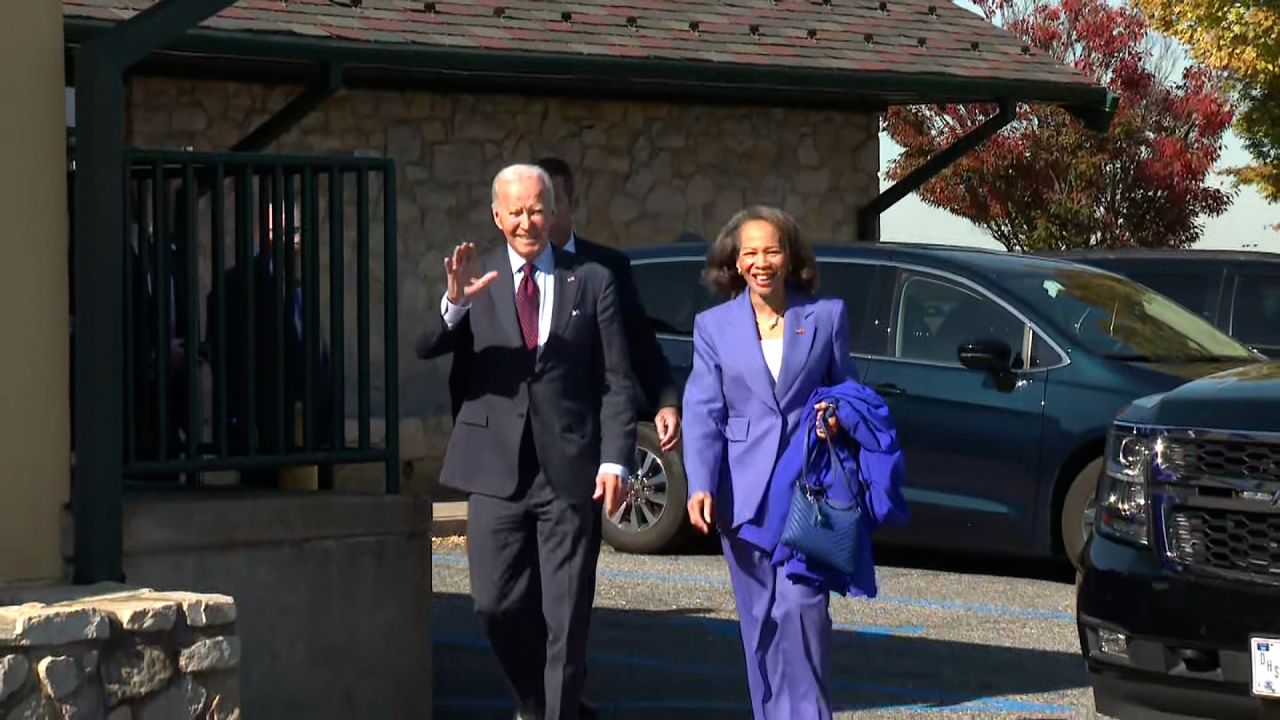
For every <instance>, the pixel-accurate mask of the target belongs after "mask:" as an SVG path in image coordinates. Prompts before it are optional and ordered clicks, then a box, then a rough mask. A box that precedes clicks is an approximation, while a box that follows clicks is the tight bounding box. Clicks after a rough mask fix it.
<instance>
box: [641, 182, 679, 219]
mask: <svg viewBox="0 0 1280 720" xmlns="http://www.w3.org/2000/svg"><path fill="white" fill-rule="evenodd" d="M644 209H645V212H646V213H648V214H650V215H653V216H657V217H679V218H683V217H684V210H685V202H684V194H683V193H681V192H680V191H679V190H676V189H675V188H673V187H670V186H667V185H663V186H660V187H656V188H654V189H653V192H650V193H649V197H647V198H645V201H644Z"/></svg>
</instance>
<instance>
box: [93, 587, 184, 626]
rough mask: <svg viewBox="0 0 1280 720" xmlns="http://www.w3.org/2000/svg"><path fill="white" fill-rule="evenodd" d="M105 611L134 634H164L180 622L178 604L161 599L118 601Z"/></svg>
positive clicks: (145, 598) (142, 598) (106, 605)
mask: <svg viewBox="0 0 1280 720" xmlns="http://www.w3.org/2000/svg"><path fill="white" fill-rule="evenodd" d="M103 609H104V610H105V612H106V613H107V614H108V615H109V616H111V617H112V618H113V619H114V620H115V621H116V622H118V623H120V625H121V627H123V628H124V629H125V630H132V631H134V632H163V631H165V630H170V629H172V628H173V626H174V623H176V622H177V620H178V604H177V603H176V602H173V601H171V600H165V599H160V598H148V597H146V596H140V597H139V598H138V599H136V600H116V601H113V602H111V603H108V604H105V605H104V606H103Z"/></svg>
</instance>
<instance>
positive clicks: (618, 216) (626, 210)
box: [608, 195, 640, 226]
mask: <svg viewBox="0 0 1280 720" xmlns="http://www.w3.org/2000/svg"><path fill="white" fill-rule="evenodd" d="M608 214H609V222H611V223H613V224H614V225H616V226H625V225H626V224H627V223H629V222H631V221H632V220H635V219H636V218H637V217H639V216H640V203H638V202H636V201H635V200H633V199H632V198H629V197H627V196H626V195H614V196H613V197H612V198H610V200H609V211H608Z"/></svg>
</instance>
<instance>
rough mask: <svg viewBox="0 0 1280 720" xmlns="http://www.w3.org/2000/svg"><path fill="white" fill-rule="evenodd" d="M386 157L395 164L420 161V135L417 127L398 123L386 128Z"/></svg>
mask: <svg viewBox="0 0 1280 720" xmlns="http://www.w3.org/2000/svg"><path fill="white" fill-rule="evenodd" d="M387 155H388V156H389V157H391V158H392V159H394V160H395V161H396V162H397V163H413V162H418V161H419V160H421V159H422V134H421V133H420V132H419V130H418V127H417V126H415V125H410V124H408V123H399V124H396V125H392V126H391V127H390V128H387Z"/></svg>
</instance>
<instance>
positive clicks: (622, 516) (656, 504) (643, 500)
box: [609, 447, 667, 533]
mask: <svg viewBox="0 0 1280 720" xmlns="http://www.w3.org/2000/svg"><path fill="white" fill-rule="evenodd" d="M634 467H635V470H633V471H632V473H631V475H630V476H629V477H628V478H627V483H626V487H624V488H623V493H622V505H621V506H620V507H619V508H618V511H617V512H615V513H614V514H613V515H610V516H609V522H611V523H613V524H614V525H615V526H617V527H618V528H620V529H622V530H624V531H626V532H630V533H641V532H644V531H646V530H648V529H650V528H652V527H653V526H654V525H656V524H657V523H658V520H660V519H661V518H662V514H663V513H664V512H666V509H667V469H666V466H664V465H663V464H662V459H661V458H659V457H658V456H657V455H655V454H653V453H652V452H650V451H649V450H647V449H645V448H642V447H638V448H636V458H635V465H634Z"/></svg>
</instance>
